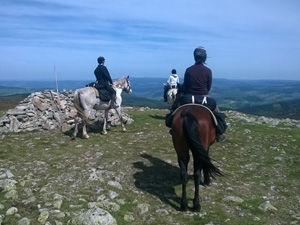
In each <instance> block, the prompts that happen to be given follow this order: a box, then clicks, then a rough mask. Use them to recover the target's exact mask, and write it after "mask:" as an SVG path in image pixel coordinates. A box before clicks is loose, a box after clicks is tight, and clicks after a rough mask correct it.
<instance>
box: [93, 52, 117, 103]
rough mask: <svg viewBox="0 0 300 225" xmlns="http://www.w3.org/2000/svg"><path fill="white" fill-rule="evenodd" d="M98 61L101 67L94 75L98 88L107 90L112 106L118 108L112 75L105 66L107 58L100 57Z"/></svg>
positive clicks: (98, 67)
mask: <svg viewBox="0 0 300 225" xmlns="http://www.w3.org/2000/svg"><path fill="white" fill-rule="evenodd" d="M97 61H98V63H99V65H98V66H97V68H96V69H95V71H94V74H95V76H96V79H97V86H98V87H99V88H100V89H105V90H107V91H108V92H109V93H110V94H111V105H112V106H115V107H116V106H117V105H116V104H115V99H116V91H115V89H113V87H112V83H113V82H112V79H111V77H110V74H109V72H108V70H107V68H106V66H104V62H105V58H104V57H103V56H100V57H98V60H97Z"/></svg>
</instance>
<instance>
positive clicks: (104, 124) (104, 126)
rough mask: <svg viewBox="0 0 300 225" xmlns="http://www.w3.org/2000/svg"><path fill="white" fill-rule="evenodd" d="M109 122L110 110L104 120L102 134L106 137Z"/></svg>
mask: <svg viewBox="0 0 300 225" xmlns="http://www.w3.org/2000/svg"><path fill="white" fill-rule="evenodd" d="M107 120H108V110H105V111H104V120H103V126H102V131H101V134H103V135H105V134H107V131H106V128H107Z"/></svg>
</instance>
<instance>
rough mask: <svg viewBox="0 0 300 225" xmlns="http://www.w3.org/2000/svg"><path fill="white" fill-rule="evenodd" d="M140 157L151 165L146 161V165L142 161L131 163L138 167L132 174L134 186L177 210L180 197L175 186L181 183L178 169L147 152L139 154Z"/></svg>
mask: <svg viewBox="0 0 300 225" xmlns="http://www.w3.org/2000/svg"><path fill="white" fill-rule="evenodd" d="M141 157H142V158H144V159H147V160H148V161H149V162H150V163H151V164H152V165H150V166H148V165H149V163H148V162H147V163H146V164H147V165H146V164H145V163H144V162H142V161H139V162H134V163H133V166H134V167H135V168H137V169H139V171H138V172H136V173H135V174H134V175H133V178H134V180H135V186H136V187H137V188H139V189H140V190H143V191H147V192H148V193H149V194H151V195H155V196H157V197H158V198H159V199H160V200H161V201H162V202H164V203H165V204H169V205H170V206H172V207H173V208H175V209H176V210H178V211H179V210H180V207H179V206H180V201H181V198H180V197H178V196H177V195H176V192H175V186H177V185H180V184H181V181H180V169H179V168H178V167H175V166H173V165H171V164H169V163H167V162H165V161H163V160H161V159H158V158H155V157H153V156H151V155H148V154H141Z"/></svg>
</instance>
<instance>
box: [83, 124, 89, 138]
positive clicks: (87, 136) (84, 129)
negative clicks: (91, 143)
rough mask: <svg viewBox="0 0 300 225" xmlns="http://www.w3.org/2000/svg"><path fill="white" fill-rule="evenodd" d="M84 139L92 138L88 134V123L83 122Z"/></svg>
mask: <svg viewBox="0 0 300 225" xmlns="http://www.w3.org/2000/svg"><path fill="white" fill-rule="evenodd" d="M82 137H83V138H85V139H88V138H90V136H89V135H88V134H87V132H86V122H85V121H84V120H83V126H82Z"/></svg>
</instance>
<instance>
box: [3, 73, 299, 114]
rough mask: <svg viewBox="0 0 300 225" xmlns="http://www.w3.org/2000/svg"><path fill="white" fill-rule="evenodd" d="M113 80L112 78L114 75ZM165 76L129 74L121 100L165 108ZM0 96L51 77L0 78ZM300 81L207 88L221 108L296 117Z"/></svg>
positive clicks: (72, 85) (47, 85)
mask: <svg viewBox="0 0 300 225" xmlns="http://www.w3.org/2000/svg"><path fill="white" fill-rule="evenodd" d="M114 80H116V79H114ZM166 80H167V78H158V77H140V78H137V77H131V78H130V83H131V87H132V90H133V92H132V94H131V95H127V94H125V93H124V94H122V96H123V99H124V100H123V104H124V105H128V106H139V107H142V106H148V107H150V108H159V109H161V108H167V104H166V103H164V102H163V97H162V96H163V83H165V82H166ZM0 82H1V86H0V96H5V95H12V94H24V93H28V94H29V93H32V92H35V91H43V90H46V89H52V90H55V89H56V85H55V82H54V81H0ZM90 82H92V81H73V80H72V81H71V80H62V81H59V82H58V88H59V90H60V91H62V90H64V89H65V90H76V89H79V88H83V87H85V85H86V84H88V83H90ZM299 90H300V81H289V80H229V79H214V80H213V86H212V89H211V91H210V95H211V97H213V98H215V99H216V101H217V104H218V106H219V107H220V108H221V109H233V110H237V111H242V112H245V113H250V114H256V115H265V116H272V117H291V118H298V115H300V109H299V107H298V106H299V99H300V92H299Z"/></svg>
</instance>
